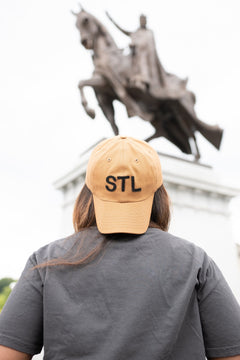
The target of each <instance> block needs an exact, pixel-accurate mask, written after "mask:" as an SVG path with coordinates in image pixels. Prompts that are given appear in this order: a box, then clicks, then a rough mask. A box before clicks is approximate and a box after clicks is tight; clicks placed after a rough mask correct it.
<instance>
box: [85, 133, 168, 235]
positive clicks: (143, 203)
mask: <svg viewBox="0 0 240 360" xmlns="http://www.w3.org/2000/svg"><path fill="white" fill-rule="evenodd" d="M86 185H87V187H88V188H89V189H90V190H91V192H92V194H93V201H94V208H95V215H96V222H97V227H98V230H99V231H100V232H101V233H103V234H110V233H130V234H143V233H144V232H146V231H147V228H148V226H149V221H150V216H151V211H152V203H153V197H154V193H155V191H156V190H157V189H158V188H159V187H160V186H161V185H162V171H161V165H160V160H159V156H158V154H157V152H156V151H155V150H154V149H153V148H152V147H151V146H150V145H149V144H148V143H146V142H145V141H141V140H137V139H134V138H132V137H127V136H115V137H113V138H110V139H107V140H104V141H102V142H101V143H100V144H98V145H97V146H96V147H95V149H94V150H93V151H92V153H91V156H90V159H89V162H88V166H87V173H86Z"/></svg>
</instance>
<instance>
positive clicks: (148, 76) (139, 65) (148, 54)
mask: <svg viewBox="0 0 240 360" xmlns="http://www.w3.org/2000/svg"><path fill="white" fill-rule="evenodd" d="M107 16H108V17H109V19H110V20H111V21H112V23H113V24H114V25H115V26H116V27H117V28H118V29H119V30H120V31H122V32H123V33H124V34H125V35H127V36H129V37H130V38H131V44H130V45H129V47H130V49H131V54H132V69H131V78H130V79H129V81H130V86H133V87H137V88H140V89H142V90H147V89H149V88H150V86H152V87H153V88H154V86H158V87H159V86H161V87H164V85H165V76H164V75H165V72H164V70H163V68H162V66H161V64H160V62H159V59H158V57H157V52H156V46H155V41H154V36H153V32H152V31H151V30H150V29H148V28H147V18H146V16H145V15H143V14H142V15H140V26H139V28H138V29H137V30H136V31H132V32H131V31H127V30H124V29H122V28H121V27H120V26H119V25H118V24H117V23H116V22H115V21H114V20H113V19H112V18H111V16H110V15H109V14H108V13H107ZM156 81H157V83H156Z"/></svg>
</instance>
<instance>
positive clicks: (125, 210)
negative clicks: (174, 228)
mask: <svg viewBox="0 0 240 360" xmlns="http://www.w3.org/2000/svg"><path fill="white" fill-rule="evenodd" d="M153 197H154V195H151V196H150V197H148V198H147V199H145V200H142V201H138V202H128V203H119V202H112V201H104V200H100V199H99V198H97V197H96V196H95V195H93V200H94V208H95V215H96V222H97V227H98V230H99V232H101V233H102V234H113V233H129V234H143V233H145V232H146V231H147V228H148V226H149V221H150V216H151V211H152V203H153Z"/></svg>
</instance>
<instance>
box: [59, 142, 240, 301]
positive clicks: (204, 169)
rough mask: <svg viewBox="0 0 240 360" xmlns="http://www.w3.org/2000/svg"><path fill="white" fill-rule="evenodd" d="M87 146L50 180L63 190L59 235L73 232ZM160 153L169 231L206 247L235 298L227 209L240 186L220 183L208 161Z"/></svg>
mask: <svg viewBox="0 0 240 360" xmlns="http://www.w3.org/2000/svg"><path fill="white" fill-rule="evenodd" d="M95 145H96V144H94V146H93V147H92V148H94V147H95ZM92 148H90V149H88V150H87V151H86V152H85V153H83V154H81V156H80V157H79V160H78V162H77V164H76V166H75V168H73V169H72V170H71V171H69V172H67V173H66V174H65V175H64V176H63V177H62V178H60V179H59V180H57V181H56V182H55V187H56V188H57V189H59V190H61V191H62V193H63V213H62V234H63V235H64V236H65V235H69V234H70V233H72V232H73V226H72V212H73V206H74V201H75V199H76V197H77V195H78V193H79V192H80V190H81V187H82V185H83V183H84V179H85V172H86V165H87V162H88V159H89V155H90V153H91V150H92ZM159 156H160V161H161V164H162V169H163V179H164V185H165V187H166V189H167V191H168V193H169V195H170V198H171V202H172V221H171V226H170V229H169V232H170V233H172V234H174V235H177V236H179V237H183V238H185V239H187V240H189V241H191V242H194V243H195V244H197V245H199V246H200V247H202V248H203V249H204V250H206V252H207V253H208V254H209V255H210V256H211V257H212V258H213V259H214V260H215V261H216V263H217V264H218V266H219V267H220V269H221V270H222V272H223V274H224V276H225V277H226V279H227V281H228V283H229V284H230V286H231V288H232V290H233V292H234V293H235V295H236V296H237V298H238V299H239V300H240V271H239V265H238V255H237V246H236V244H235V243H234V241H233V236H232V233H231V223H230V211H229V202H230V200H231V199H232V198H233V197H235V196H236V195H239V193H240V189H237V188H234V187H231V186H228V185H226V184H224V183H223V182H222V181H221V179H220V178H219V175H217V174H216V173H215V171H214V170H213V169H212V168H211V167H210V166H207V165H204V164H201V163H194V162H192V161H187V160H184V159H181V158H177V157H174V156H169V155H166V154H162V153H159Z"/></svg>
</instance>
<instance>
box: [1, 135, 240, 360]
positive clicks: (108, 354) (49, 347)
mask: <svg viewBox="0 0 240 360" xmlns="http://www.w3.org/2000/svg"><path fill="white" fill-rule="evenodd" d="M169 220H170V200H169V197H168V194H167V192H166V189H165V187H164V184H163V177H162V171H161V165H160V161H159V156H158V154H157V152H156V151H155V150H154V149H153V148H152V147H151V146H150V145H149V144H147V143H145V142H143V141H141V140H137V139H134V138H131V137H124V136H116V137H113V138H110V139H107V140H104V141H102V142H101V143H100V144H98V145H97V146H96V147H95V149H94V150H93V152H92V153H91V156H90V159H89V162H88V166H87V172H86V182H85V184H84V186H83V189H82V191H81V192H80V194H79V196H78V198H77V200H76V203H75V207H74V213H73V222H74V227H75V230H76V231H75V233H74V234H73V235H71V236H69V237H67V238H65V239H61V240H57V241H54V242H52V243H50V244H48V245H46V246H44V247H42V248H41V249H39V250H38V251H36V252H34V253H33V255H31V256H30V258H29V260H28V262H27V265H26V267H25V269H24V271H23V273H22V275H21V278H20V280H19V281H18V283H17V284H16V286H15V287H14V289H13V291H12V293H11V295H10V297H9V298H8V301H7V303H6V305H5V307H4V309H3V311H2V313H1V315H0V344H1V347H0V359H1V360H25V359H31V358H32V356H33V355H34V354H37V353H39V352H40V351H41V349H42V346H44V359H45V360H65V359H68V360H73V359H74V360H75V359H89V360H103V359H104V360H115V359H116V360H120V359H124V360H125V359H131V360H151V359H152V360H157V359H161V360H163V359H166V360H167V359H169V360H190V359H191V360H200V359H205V356H206V357H207V358H208V359H222V360H223V359H232V360H233V359H234V360H239V359H240V309H239V304H238V302H237V300H236V299H235V298H234V296H233V294H232V292H231V290H230V288H229V286H228V284H227V283H226V281H225V279H224V277H223V275H222V273H221V272H220V270H219V268H218V267H217V265H216V264H215V263H214V261H213V260H212V259H211V258H210V257H209V256H208V255H207V254H206V253H205V251H204V250H202V249H201V248H199V247H198V246H196V245H194V244H193V243H191V242H189V241H187V240H184V239H181V238H178V237H175V236H173V235H171V234H170V233H168V225H169Z"/></svg>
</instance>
